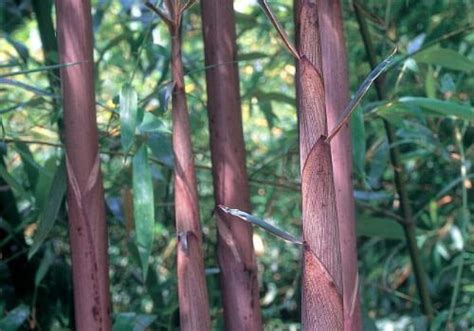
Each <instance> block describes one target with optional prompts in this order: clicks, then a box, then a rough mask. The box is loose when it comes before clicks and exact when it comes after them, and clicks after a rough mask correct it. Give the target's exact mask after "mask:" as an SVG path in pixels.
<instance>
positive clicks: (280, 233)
mask: <svg viewBox="0 0 474 331" xmlns="http://www.w3.org/2000/svg"><path fill="white" fill-rule="evenodd" d="M218 207H219V208H220V209H221V210H222V211H224V212H225V213H227V214H229V215H232V216H235V217H238V218H240V219H242V220H244V221H246V222H249V223H252V224H254V225H258V226H259V227H261V228H262V229H264V230H265V231H267V232H270V233H271V234H273V235H274V236H277V237H280V238H281V239H283V240H286V241H289V242H290V243H292V244H297V245H303V242H302V241H301V240H299V239H297V238H296V237H294V236H293V235H291V234H289V233H288V232H285V231H283V230H280V229H279V228H277V227H276V226H274V225H271V224H270V223H268V222H266V221H264V220H262V219H260V218H258V217H256V216H253V215H251V214H249V213H246V212H244V211H242V210H239V209H232V208H229V207H226V206H223V205H219V206H218Z"/></svg>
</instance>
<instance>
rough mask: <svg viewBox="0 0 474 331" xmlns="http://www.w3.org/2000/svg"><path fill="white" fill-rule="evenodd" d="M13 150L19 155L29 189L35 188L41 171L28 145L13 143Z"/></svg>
mask: <svg viewBox="0 0 474 331" xmlns="http://www.w3.org/2000/svg"><path fill="white" fill-rule="evenodd" d="M15 149H16V151H17V152H18V154H20V158H21V161H22V163H23V168H24V169H25V172H26V176H27V177H28V182H29V183H30V187H31V188H35V187H36V183H37V181H38V176H39V171H41V170H42V168H41V166H40V165H39V164H38V163H37V162H36V161H35V159H34V157H33V154H32V153H31V151H30V149H29V147H28V145H27V144H25V143H24V142H19V141H17V142H15Z"/></svg>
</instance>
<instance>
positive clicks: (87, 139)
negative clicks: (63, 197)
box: [56, 0, 111, 331]
mask: <svg viewBox="0 0 474 331" xmlns="http://www.w3.org/2000/svg"><path fill="white" fill-rule="evenodd" d="M56 18H57V32H58V33H57V36H58V46H59V58H60V63H69V62H81V63H80V64H79V65H75V66H69V67H63V68H61V70H60V72H61V85H62V91H63V108H64V124H65V150H66V167H67V177H68V183H67V184H68V187H67V203H68V217H69V219H68V223H69V238H70V242H71V255H72V271H73V277H72V278H73V285H74V310H75V324H76V330H79V331H83V330H84V331H85V330H98V331H99V330H103V331H108V330H110V329H111V316H110V314H111V308H110V298H109V297H110V294H109V278H108V255H107V223H106V218H105V201H104V192H103V186H102V177H101V172H100V158H99V145H98V132H97V121H96V109H95V91H94V61H93V46H92V15H91V5H90V2H89V1H84V0H70V1H61V0H57V1H56Z"/></svg>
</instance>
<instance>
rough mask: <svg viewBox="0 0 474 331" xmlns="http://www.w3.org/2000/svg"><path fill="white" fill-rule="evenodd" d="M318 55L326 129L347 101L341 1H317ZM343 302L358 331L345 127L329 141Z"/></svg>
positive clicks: (350, 325)
mask: <svg viewBox="0 0 474 331" xmlns="http://www.w3.org/2000/svg"><path fill="white" fill-rule="evenodd" d="M318 6H319V22H320V38H321V55H322V60H323V76H324V85H325V87H326V88H325V99H326V115H327V121H328V127H329V128H331V129H332V128H334V127H336V125H337V124H338V123H337V122H338V119H339V118H341V116H342V113H343V112H344V108H345V106H346V104H347V102H348V100H349V97H348V91H349V90H348V79H347V63H346V49H345V40H344V29H343V18H342V12H341V2H340V1H339V0H319V5H318ZM331 154H332V164H333V172H334V186H335V188H336V204H337V216H338V220H339V241H340V247H341V267H342V283H343V302H344V330H346V331H349V330H360V328H361V320H360V303H359V291H358V287H359V286H358V275H357V239H356V234H355V208H354V196H353V193H352V192H353V189H352V146H351V132H350V128H349V125H348V124H346V125H345V126H344V127H343V128H342V129H341V130H340V131H339V132H338V134H337V135H336V136H334V139H332V140H331Z"/></svg>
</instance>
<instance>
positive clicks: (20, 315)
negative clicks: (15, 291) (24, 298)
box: [0, 305, 30, 331]
mask: <svg viewBox="0 0 474 331" xmlns="http://www.w3.org/2000/svg"><path fill="white" fill-rule="evenodd" d="M29 315H30V308H28V306H27V305H19V306H18V307H16V308H15V309H13V310H12V311H10V312H9V313H8V315H7V316H5V317H4V318H2V319H1V320H0V330H2V331H3V330H4V331H15V330H19V329H20V327H21V326H22V324H23V323H25V322H26V320H27V319H28V316H29Z"/></svg>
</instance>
